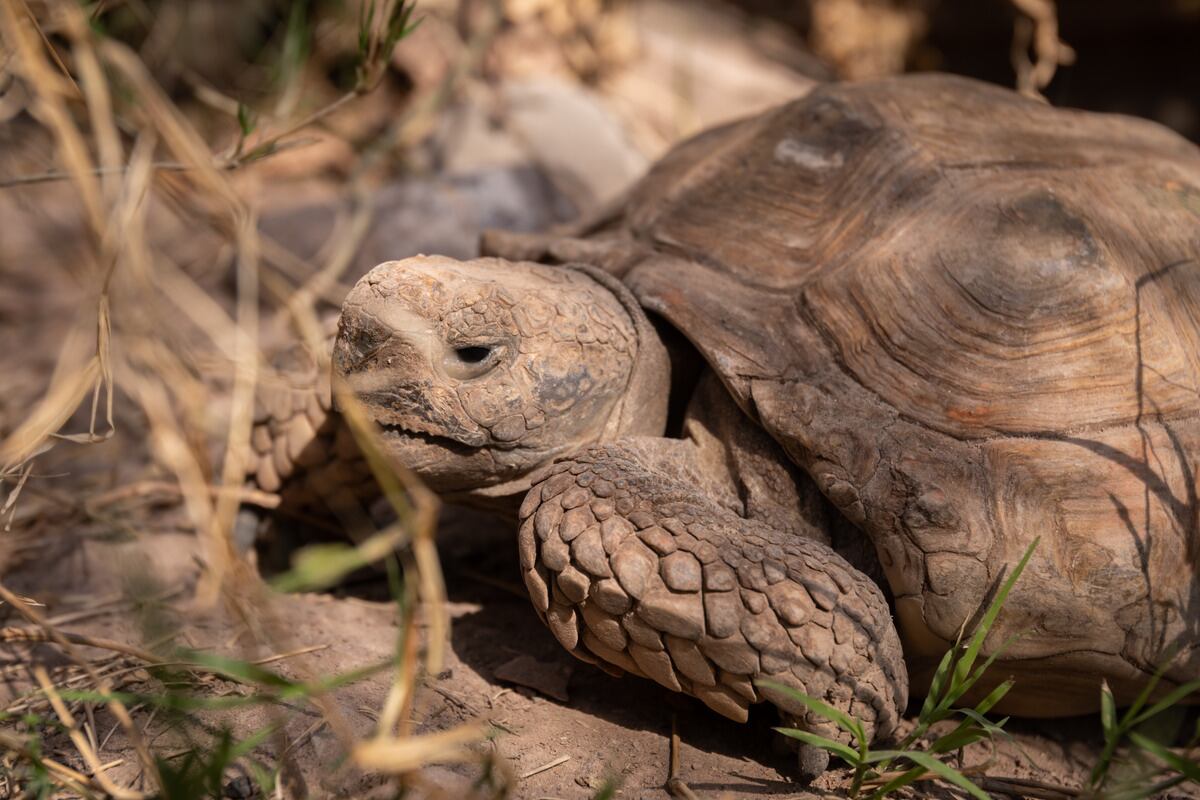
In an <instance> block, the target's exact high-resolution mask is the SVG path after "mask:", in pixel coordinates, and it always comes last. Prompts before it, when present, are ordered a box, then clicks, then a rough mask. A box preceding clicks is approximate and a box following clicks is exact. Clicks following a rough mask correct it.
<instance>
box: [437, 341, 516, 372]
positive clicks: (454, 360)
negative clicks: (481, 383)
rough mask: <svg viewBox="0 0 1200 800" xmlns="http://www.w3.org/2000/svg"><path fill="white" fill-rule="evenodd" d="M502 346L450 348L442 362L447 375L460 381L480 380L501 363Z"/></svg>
mask: <svg viewBox="0 0 1200 800" xmlns="http://www.w3.org/2000/svg"><path fill="white" fill-rule="evenodd" d="M503 349H504V348H502V347H501V346H500V345H487V344H473V345H464V346H462V347H454V348H450V349H449V350H448V351H447V352H446V355H445V358H444V359H443V361H442V365H443V366H444V367H445V369H446V374H447V375H449V376H450V377H451V378H456V379H457V380H460V381H465V380H470V379H471V378H478V377H479V376H480V375H483V374H484V373H486V372H489V371H491V369H492V368H493V367H495V366H496V365H497V364H499V363H500V356H501V355H502V354H503V353H502V351H503Z"/></svg>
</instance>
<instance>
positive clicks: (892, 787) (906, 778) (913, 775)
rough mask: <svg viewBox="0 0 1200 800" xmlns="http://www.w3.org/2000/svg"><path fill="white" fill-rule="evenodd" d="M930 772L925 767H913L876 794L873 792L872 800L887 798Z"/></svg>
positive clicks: (886, 784)
mask: <svg viewBox="0 0 1200 800" xmlns="http://www.w3.org/2000/svg"><path fill="white" fill-rule="evenodd" d="M928 772H929V770H927V769H925V768H924V767H913V768H912V769H910V770H908V771H907V772H902V773H900V774H899V775H897V776H896V777H894V778H892V779H891V780H890V781H888V782H887V783H885V784H884V785H883V786H880V787H879V788H878V789H876V790H875V791H874V792H871V800H879V798H882V797H887V796H888V795H889V794H891V793H892V792H894V791H896V790H897V789H903V788H904V787H905V786H908V785H909V784H911V783H915V782H916V781H918V780H920V779H921V778H922V777H923V776H924V775H925V774H927V773H928Z"/></svg>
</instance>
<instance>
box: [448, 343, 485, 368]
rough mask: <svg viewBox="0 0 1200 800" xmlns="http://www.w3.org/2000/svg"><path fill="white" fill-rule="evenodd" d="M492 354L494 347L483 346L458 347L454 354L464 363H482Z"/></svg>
mask: <svg viewBox="0 0 1200 800" xmlns="http://www.w3.org/2000/svg"><path fill="white" fill-rule="evenodd" d="M491 354H492V348H490V347H483V346H478V345H477V346H474V347H456V348H455V349H454V355H456V356H457V357H458V360H459V361H461V362H462V363H464V364H481V363H483V362H484V361H486V360H487V358H488V356H490V355H491Z"/></svg>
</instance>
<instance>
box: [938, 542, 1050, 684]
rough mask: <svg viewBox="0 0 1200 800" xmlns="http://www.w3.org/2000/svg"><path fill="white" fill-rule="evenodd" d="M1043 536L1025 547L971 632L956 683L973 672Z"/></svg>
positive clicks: (957, 671)
mask: <svg viewBox="0 0 1200 800" xmlns="http://www.w3.org/2000/svg"><path fill="white" fill-rule="evenodd" d="M1041 540H1042V537H1040V536H1038V537H1036V538H1035V539H1034V540H1033V541H1032V542H1030V543H1029V547H1027V548H1026V549H1025V554H1024V555H1023V556H1021V560H1020V561H1018V562H1017V566H1016V567H1014V568H1013V571H1012V574H1011V575H1009V576H1008V579H1007V580H1006V581H1004V584H1003V585H1002V586H1001V587H1000V591H998V592H997V593H996V596H995V597H994V598H992V604H991V605H990V606H988V609H987V611H986V612H985V613H984V615H983V619H981V620H980V621H979V625H978V626H976V628H975V632H974V633H972V634H971V641H970V642H969V643H968V644H967V650H966V652H965V653H963V656H962V658H961V659H959V661H958V664H956V665H955V668H954V683H961V682H962V681H964V680H965V679H966V677H967V675H969V674H970V672H971V667H973V666H974V665H975V659H976V658H977V657H978V656H979V651H980V649H981V648H982V647H983V642H984V640H985V639H987V636H988V633H989V632H991V630H992V626H993V625H995V624H996V618H997V617H999V616H1000V609H1002V608H1003V607H1004V603H1005V601H1007V600H1008V595H1009V593H1010V592H1011V591H1012V588H1013V586H1015V585H1016V583H1017V580H1018V579H1019V578H1020V577H1021V573H1022V572H1024V571H1025V565H1026V564H1028V563H1029V559H1030V558H1031V557H1032V556H1033V551H1034V550H1036V549H1037V546H1038V543H1039V542H1041Z"/></svg>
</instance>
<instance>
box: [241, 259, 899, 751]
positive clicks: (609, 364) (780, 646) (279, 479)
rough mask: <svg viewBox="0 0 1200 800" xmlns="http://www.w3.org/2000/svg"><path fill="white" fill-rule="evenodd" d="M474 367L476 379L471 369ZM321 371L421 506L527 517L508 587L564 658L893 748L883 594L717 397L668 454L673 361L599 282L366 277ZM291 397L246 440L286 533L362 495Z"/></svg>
mask: <svg viewBox="0 0 1200 800" xmlns="http://www.w3.org/2000/svg"><path fill="white" fill-rule="evenodd" d="M534 311H540V312H541V313H537V314H535V313H533V312H534ZM598 321H599V322H603V325H599V324H597V323H598ZM474 346H478V347H484V348H486V349H487V355H486V357H484V358H482V359H479V360H464V359H463V355H464V353H463V348H464V347H474ZM467 355H471V354H470V353H467ZM333 366H334V373H335V376H337V378H338V379H340V380H343V381H345V383H346V385H347V386H348V387H349V388H350V389H351V390H352V391H354V392H355V394H356V395H357V397H358V399H359V401H360V402H362V404H363V407H364V409H365V410H366V411H367V413H368V414H369V415H370V416H371V417H372V418H373V419H374V420H375V421H376V422H378V423H380V424H381V426H382V427H383V439H382V443H383V445H384V447H385V449H387V450H389V451H390V452H391V453H392V455H393V456H394V457H395V458H396V459H397V460H399V461H401V462H402V463H405V464H407V465H408V466H410V467H412V468H414V469H415V470H416V471H417V472H418V474H420V475H421V476H422V477H423V478H425V479H426V480H427V481H429V482H430V483H431V484H432V485H433V487H434V488H435V489H438V490H439V491H441V492H443V493H445V494H449V495H451V496H453V497H454V498H455V499H456V500H467V501H468V502H475V503H477V504H479V505H485V506H493V507H494V506H495V504H496V502H495V501H496V500H497V499H503V498H504V497H508V498H513V499H514V500H516V499H519V498H520V497H521V496H522V495H524V498H525V499H524V503H523V504H521V507H520V512H519V518H520V520H521V525H520V536H519V541H520V555H521V566H522V569H523V572H524V578H525V583H526V586H527V587H528V588H529V591H530V595H531V597H532V599H533V603H534V606H535V608H536V609H537V611H538V613H539V614H540V615H541V616H542V618H543V620H544V621H545V622H546V624H547V625H548V626H549V627H550V629H551V631H552V632H553V633H554V635H555V636H556V637H557V638H558V639H559V641H560V642H562V644H563V645H564V646H565V647H566V648H567V649H568V650H570V651H571V652H572V653H573V654H574V655H576V656H577V657H579V658H581V659H584V660H586V661H589V662H591V663H594V664H597V665H598V666H600V667H601V668H604V669H607V670H608V671H610V672H614V673H618V674H619V673H621V672H632V673H634V674H636V675H640V676H645V677H648V678H651V679H653V680H655V681H657V682H658V683H660V684H662V685H663V686H665V687H667V688H669V689H672V690H674V691H680V692H686V693H688V694H691V695H693V696H695V697H697V698H699V699H700V700H702V701H703V702H705V703H706V704H707V705H709V706H710V707H711V708H713V709H714V710H715V711H717V712H719V713H721V714H724V715H725V716H728V717H731V718H733V719H735V720H745V719H746V717H747V711H748V707H749V705H750V704H752V703H756V702H764V701H765V702H770V703H772V704H774V705H775V706H777V707H778V708H779V709H780V711H781V712H782V713H783V715H784V717H785V719H787V720H788V721H789V722H790V723H792V724H795V725H797V726H799V727H802V728H806V729H808V730H812V731H814V732H819V733H821V734H822V735H825V736H828V737H831V738H838V739H843V740H844V738H845V734H844V733H843V732H841V731H839V730H838V729H836V727H834V726H833V725H831V724H830V723H829V722H828V721H827V720H824V719H822V718H820V717H817V716H814V715H812V714H810V713H807V712H806V711H805V709H804V707H803V706H802V705H801V704H799V703H797V702H796V701H795V700H794V699H792V698H790V697H789V696H788V695H786V694H783V693H780V692H778V691H774V690H771V689H768V688H764V687H761V686H758V685H756V683H755V681H757V680H758V679H760V678H765V679H770V680H773V681H776V682H778V683H781V684H784V685H787V686H790V687H793V688H796V689H798V690H800V691H803V692H806V693H808V694H810V695H814V696H816V697H819V698H821V699H823V700H825V701H826V702H828V703H830V704H831V705H833V706H835V707H837V708H840V709H842V710H843V711H846V712H847V713H850V714H852V715H854V716H855V717H857V718H859V719H860V720H862V722H863V724H864V727H865V728H866V729H867V731H868V732H869V735H870V736H871V737H872V738H879V737H884V736H887V735H888V734H889V733H891V731H892V730H894V728H895V726H896V723H897V720H898V718H899V714H900V711H901V710H902V709H903V707H904V704H905V702H906V698H907V691H908V683H907V674H906V671H905V665H904V661H903V656H902V653H901V650H900V644H899V640H898V637H897V633H896V630H895V628H894V627H893V624H892V620H891V616H890V612H889V609H888V605H887V602H886V600H885V599H884V597H883V595H882V593H881V592H880V590H879V587H878V586H877V585H876V584H875V583H874V582H873V581H872V580H871V579H870V578H868V577H867V576H866V575H865V574H863V573H862V572H860V571H859V570H857V569H855V568H854V567H852V566H851V565H850V564H848V563H847V562H846V561H845V560H844V559H843V558H842V557H841V556H839V555H838V554H837V553H836V552H835V551H834V550H833V549H832V548H831V547H830V544H829V543H830V534H829V531H828V530H827V529H826V525H827V524H828V522H829V519H828V517H827V515H826V514H827V507H826V506H825V505H824V501H823V500H820V499H819V495H818V494H817V492H816V489H815V487H813V486H812V485H811V481H809V480H808V478H807V477H806V476H803V475H802V474H801V473H799V472H798V471H797V470H796V469H795V467H794V466H793V465H791V464H790V462H788V460H787V458H786V457H785V456H784V455H783V454H782V452H781V451H780V450H779V448H778V446H777V445H776V444H775V443H774V442H773V441H772V440H770V438H769V437H767V436H766V434H765V433H763V432H762V431H761V430H760V429H758V428H757V427H754V426H748V425H747V424H746V419H745V417H744V416H743V415H742V413H741V412H740V411H739V410H738V408H737V406H736V405H735V404H734V403H733V402H732V400H731V399H730V398H729V396H728V394H727V392H726V391H725V389H724V388H723V387H722V386H721V383H720V381H719V380H718V379H717V378H716V376H715V375H713V374H712V373H709V374H707V375H705V376H703V377H701V379H700V381H699V383H698V384H697V385H696V386H694V387H690V388H689V392H691V396H690V400H691V402H690V403H689V410H688V415H687V420H686V423H685V425H684V430H683V436H684V438H682V439H671V438H663V436H662V434H663V433H664V431H665V428H666V419H665V418H666V407H667V395H668V392H669V389H670V380H669V364H668V362H667V359H666V352H665V349H664V347H663V345H662V343H661V342H660V341H659V339H658V335H657V333H656V332H655V330H654V328H653V326H652V325H651V324H650V323H649V321H648V320H647V318H646V316H645V315H644V313H643V312H642V310H641V309H640V307H639V306H638V305H637V303H636V301H634V300H633V298H632V296H631V295H630V294H629V293H628V291H627V290H626V289H625V288H624V287H623V286H622V285H621V284H620V283H618V282H617V281H615V280H614V279H612V278H611V277H608V276H606V275H604V274H601V273H598V272H595V271H589V270H585V269H575V268H564V267H557V268H556V267H545V266H538V265H532V264H519V263H508V262H498V261H495V260H486V261H480V262H467V263H459V262H452V261H449V260H447V259H438V258H424V257H422V258H417V259H411V260H408V261H404V262H391V263H389V264H385V265H381V266H380V267H377V268H376V269H375V270H373V271H372V272H371V273H369V274H368V275H367V276H366V277H364V278H363V280H362V281H360V282H359V284H358V285H357V286H356V287H355V289H354V290H353V292H352V293H351V295H350V296H349V297H348V298H347V302H346V304H345V306H344V308H343V313H342V317H341V320H340V322H339V330H338V336H337V340H336V344H335V346H334V357H333ZM320 383H321V382H320V381H319V380H318V381H316V384H317V386H318V387H319V386H320ZM295 395H296V390H294V389H288V390H287V393H285V394H284V395H283V396H282V397H275V398H274V399H273V400H272V401H271V402H270V403H268V404H267V406H268V409H269V410H270V411H271V412H272V413H270V414H268V415H267V416H266V417H264V418H263V419H262V420H260V424H259V427H258V428H256V430H255V434H254V440H255V444H256V447H257V448H258V449H259V451H260V459H259V462H258V465H257V471H256V475H257V477H258V480H259V482H260V485H261V486H262V488H267V489H277V490H279V491H280V492H281V494H282V496H283V499H284V502H285V505H287V506H290V507H291V510H300V511H301V513H314V512H320V511H321V509H322V508H324V509H325V510H326V511H332V512H333V513H334V515H340V516H343V517H345V516H346V513H345V512H346V510H347V509H350V510H355V511H356V510H359V509H361V508H362V507H363V505H365V503H366V501H367V500H368V499H369V497H370V495H371V493H372V492H373V487H372V486H371V480H370V477H369V473H368V472H367V471H366V468H365V465H363V464H362V463H361V460H360V459H359V458H358V456H357V448H356V447H355V446H354V443H353V440H352V439H351V438H350V437H349V436H348V432H347V431H346V430H345V429H344V426H340V425H339V424H338V416H337V414H336V411H335V412H333V413H331V414H330V416H329V417H328V418H327V419H325V418H318V417H319V415H318V414H316V413H315V412H316V411H324V410H325V409H328V408H329V403H328V401H326V402H325V403H321V402H319V401H317V402H307V401H305V402H299V401H297V399H296V397H295ZM310 406H311V407H312V410H313V412H314V413H312V414H310V413H309V410H310ZM531 409H532V410H531ZM518 420H519V421H520V423H521V424H519V425H517V424H515V422H517V421H518ZM510 423H513V424H510ZM555 462H558V463H555ZM264 477H265V478H266V479H267V480H266V481H264V480H263V479H264ZM272 482H273V483H272ZM314 496H315V498H316V499H315V500H314ZM511 507H513V508H515V507H516V502H513V504H512V506H511ZM813 754H814V753H813V752H810V751H802V753H801V763H802V765H804V768H805V769H807V770H808V771H809V773H808V774H810V775H811V773H813V772H819V771H820V769H821V768H823V764H824V763H825V762H824V761H822V760H821V759H813V758H811V757H809V758H806V756H812V755H813ZM818 755H819V753H818Z"/></svg>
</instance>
